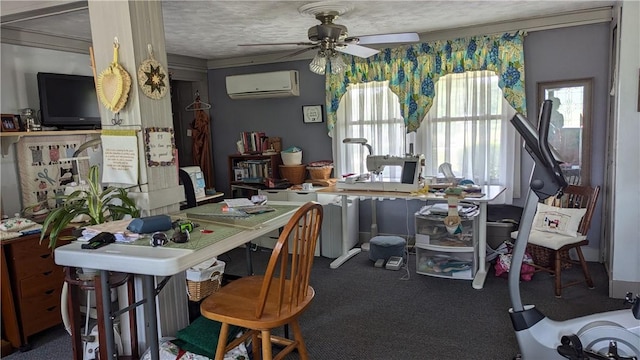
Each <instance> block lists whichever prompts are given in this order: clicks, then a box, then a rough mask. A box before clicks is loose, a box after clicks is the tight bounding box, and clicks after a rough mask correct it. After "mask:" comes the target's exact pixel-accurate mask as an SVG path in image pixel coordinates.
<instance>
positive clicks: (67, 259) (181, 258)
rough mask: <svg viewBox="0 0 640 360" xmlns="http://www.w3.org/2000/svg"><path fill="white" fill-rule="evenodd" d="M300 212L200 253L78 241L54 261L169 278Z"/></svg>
mask: <svg viewBox="0 0 640 360" xmlns="http://www.w3.org/2000/svg"><path fill="white" fill-rule="evenodd" d="M269 203H270V204H274V205H297V206H301V205H302V203H300V202H289V201H271V202H269ZM296 210H297V209H293V210H291V211H289V212H286V213H285V214H282V215H280V216H278V217H276V218H274V219H271V220H269V221H267V222H265V223H263V224H262V225H261V226H260V227H258V228H255V229H251V230H243V231H241V232H240V233H238V234H235V235H232V236H230V237H228V238H226V239H224V240H222V241H218V242H216V243H213V244H211V245H209V246H207V247H205V248H202V249H199V250H189V249H177V248H168V247H151V246H137V245H129V244H118V243H113V244H109V245H107V246H104V247H101V248H98V249H96V250H85V249H82V248H81V245H82V242H78V241H75V242H72V243H71V244H68V245H64V246H61V247H59V248H57V249H56V250H55V257H54V259H55V262H56V264H58V265H62V266H74V267H85V268H93V269H99V270H109V271H119V272H126V273H131V274H142V275H156V276H169V275H173V274H177V273H179V272H181V271H184V270H186V269H188V268H190V267H192V266H194V265H196V264H199V263H201V262H203V261H205V260H208V259H211V258H212V257H214V256H218V255H220V254H223V253H225V252H227V251H229V250H231V249H233V248H236V247H238V246H240V245H242V244H245V243H247V242H249V241H251V240H253V239H255V238H257V237H259V236H262V235H265V234H266V233H268V232H270V231H273V230H276V229H278V228H280V227H282V226H284V225H286V224H287V222H288V221H289V219H290V218H291V216H292V215H293V214H294V213H295V212H296Z"/></svg>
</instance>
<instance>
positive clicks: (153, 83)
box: [144, 65, 166, 94]
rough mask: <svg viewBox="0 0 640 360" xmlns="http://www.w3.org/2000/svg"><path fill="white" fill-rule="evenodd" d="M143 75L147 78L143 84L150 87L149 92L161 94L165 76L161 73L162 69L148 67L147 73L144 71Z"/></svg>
mask: <svg viewBox="0 0 640 360" xmlns="http://www.w3.org/2000/svg"><path fill="white" fill-rule="evenodd" d="M144 73H145V75H146V76H147V80H146V81H145V82H144V84H145V85H147V86H150V87H151V92H154V91H157V92H158V93H159V94H161V93H162V89H163V88H164V87H165V86H166V85H165V83H164V78H165V77H166V75H165V74H163V73H162V68H161V67H160V66H158V67H153V65H149V71H145V72H144Z"/></svg>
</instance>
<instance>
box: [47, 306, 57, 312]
mask: <svg viewBox="0 0 640 360" xmlns="http://www.w3.org/2000/svg"><path fill="white" fill-rule="evenodd" d="M55 309H56V306H52V307H50V308H47V311H53V310H55Z"/></svg>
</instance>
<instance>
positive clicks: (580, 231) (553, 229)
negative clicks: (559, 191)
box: [511, 185, 600, 297]
mask: <svg viewBox="0 0 640 360" xmlns="http://www.w3.org/2000/svg"><path fill="white" fill-rule="evenodd" d="M599 192H600V187H599V186H596V187H591V186H579V185H569V186H568V187H567V188H566V189H565V190H564V194H563V196H562V197H561V198H559V199H553V202H552V203H551V206H550V205H547V204H544V203H539V204H538V209H537V212H536V216H535V218H534V220H533V226H532V228H531V234H530V235H529V245H528V246H529V250H530V252H531V253H532V254H537V253H545V252H547V253H550V256H549V261H548V263H545V261H541V262H539V263H537V264H534V265H533V266H534V267H535V268H536V271H546V272H548V273H550V274H552V275H554V277H555V295H556V296H557V297H560V296H561V295H562V289H563V288H565V287H568V286H572V285H576V284H581V283H583V282H586V283H587V286H589V288H590V289H591V288H593V280H592V279H591V275H590V274H589V269H588V268H587V263H586V261H585V260H584V255H583V254H582V250H581V247H582V246H585V245H588V244H589V240H587V233H588V232H589V227H590V225H591V217H592V216H593V212H594V210H595V206H596V202H597V201H598V194H599ZM517 234H518V232H517V231H516V232H513V233H512V234H511V237H512V238H513V239H515V238H516V237H517ZM571 249H575V251H576V253H577V255H578V260H577V261H576V260H572V259H571V257H570V256H569V250H571ZM534 260H535V256H534ZM566 264H580V266H581V267H582V272H583V274H584V280H577V281H571V282H567V283H564V284H563V283H562V280H561V272H562V269H563V268H564V267H565V265H566ZM569 266H570V265H569Z"/></svg>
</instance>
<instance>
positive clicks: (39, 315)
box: [20, 285, 62, 336]
mask: <svg viewBox="0 0 640 360" xmlns="http://www.w3.org/2000/svg"><path fill="white" fill-rule="evenodd" d="M61 287H62V285H60V287H59V288H61ZM20 314H21V319H22V329H23V332H24V334H25V336H29V335H31V334H35V333H37V332H40V331H42V330H45V329H48V328H50V327H52V326H55V325H58V324H60V323H62V316H61V315H60V289H59V290H58V291H57V292H54V293H53V294H51V295H48V296H46V297H44V298H43V297H40V296H37V297H34V298H32V299H25V300H23V302H22V304H21V306H20Z"/></svg>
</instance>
